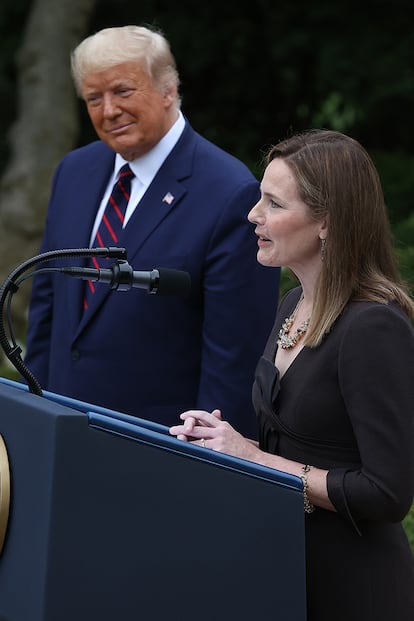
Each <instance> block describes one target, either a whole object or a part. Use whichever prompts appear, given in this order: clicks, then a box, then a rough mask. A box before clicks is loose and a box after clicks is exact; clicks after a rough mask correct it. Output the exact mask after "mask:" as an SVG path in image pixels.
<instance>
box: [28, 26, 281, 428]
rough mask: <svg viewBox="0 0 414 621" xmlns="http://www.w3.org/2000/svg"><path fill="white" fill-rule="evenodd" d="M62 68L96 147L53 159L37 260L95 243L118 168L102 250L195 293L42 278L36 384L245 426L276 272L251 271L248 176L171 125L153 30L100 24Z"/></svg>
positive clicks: (137, 410) (159, 44)
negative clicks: (176, 274) (179, 278)
mask: <svg viewBox="0 0 414 621" xmlns="http://www.w3.org/2000/svg"><path fill="white" fill-rule="evenodd" d="M72 72H73V77H74V82H75V85H76V88H77V91H78V94H79V95H80V96H81V97H82V98H83V99H84V101H85V103H86V106H87V110H88V113H89V116H90V119H91V121H92V124H93V126H94V129H95V131H96V133H97V135H98V137H99V138H100V140H99V141H97V142H93V143H92V144H90V145H87V146H84V147H82V148H80V149H77V150H75V151H73V152H71V153H69V154H67V155H66V156H65V157H64V158H63V159H62V161H61V162H60V164H59V165H58V167H57V170H56V173H55V176H54V180H53V187H52V193H51V199H50V205H49V210H48V216H47V223H46V228H45V233H44V239H43V242H42V246H41V250H40V251H41V252H45V251H48V250H54V249H61V248H84V247H88V246H91V245H94V244H95V243H99V242H95V238H96V232H97V230H98V229H99V226H100V224H101V222H102V217H103V212H104V209H105V206H106V204H107V203H108V198H109V196H110V194H111V188H112V186H113V184H114V182H116V180H117V178H118V176H119V171H120V169H121V167H122V166H123V165H125V164H126V163H129V165H130V169H131V170H132V173H133V175H134V176H133V178H132V183H131V189H130V191H129V192H128V197H129V202H128V206H127V210H126V213H125V216H122V219H123V228H122V232H121V234H120V235H119V236H117V237H114V243H113V244H112V245H113V246H119V247H125V248H126V249H127V255H128V262H129V263H130V264H131V265H132V266H133V268H134V270H151V269H153V268H157V267H163V268H174V269H179V270H184V271H187V272H189V274H190V275H191V291H190V294H189V296H188V297H186V298H183V297H179V296H177V297H174V296H172V297H163V298H161V297H158V296H156V295H155V296H153V295H148V294H147V293H146V292H144V291H142V290H138V289H132V290H130V291H128V292H118V291H111V290H110V289H109V287H108V286H107V285H105V284H102V283H95V286H94V288H95V293H94V294H93V295H89V296H88V299H87V302H84V298H85V283H84V282H83V281H81V280H74V279H71V278H67V277H64V276H62V275H56V274H45V273H43V274H38V275H36V276H35V278H34V280H33V293H32V300H31V305H30V313H29V329H28V339H27V355H26V364H27V366H28V367H29V369H30V370H31V371H32V373H33V374H34V375H35V377H36V378H37V379H38V381H39V382H40V384H41V386H42V388H44V389H47V390H49V391H52V392H56V393H60V394H64V395H69V396H71V397H74V398H76V399H80V400H82V401H87V402H90V403H95V404H98V405H102V406H104V407H107V408H110V409H115V410H119V411H123V412H125V413H128V414H133V415H136V416H139V417H141V418H147V419H150V420H153V421H155V422H159V423H162V424H165V425H172V424H174V423H176V422H177V417H178V415H179V414H180V412H182V411H184V410H188V409H189V408H202V409H207V410H212V409H214V408H216V407H217V406H219V407H220V409H221V411H222V417H223V419H227V420H229V421H230V422H231V423H232V424H233V425H234V426H235V427H236V429H238V430H239V431H240V432H242V433H244V434H247V433H249V434H252V433H254V432H255V426H256V423H255V419H254V414H253V410H252V407H251V385H252V382H253V374H254V368H255V366H256V363H257V360H258V358H259V357H260V355H261V353H262V350H263V347H264V344H265V341H266V338H267V336H268V333H269V332H270V329H271V327H272V323H273V318H274V315H275V311H276V305H277V298H278V284H279V274H278V272H276V276H275V270H268V269H267V268H264V267H261V266H260V265H259V264H258V263H257V261H256V252H257V246H256V240H255V235H254V231H253V228H252V225H251V224H249V222H248V220H247V213H248V212H249V210H250V209H251V207H252V206H253V205H254V204H255V202H256V201H257V200H258V197H259V186H258V183H257V181H256V180H255V178H254V177H253V176H252V174H251V173H250V171H249V170H248V169H247V168H246V167H245V166H244V165H243V164H242V163H241V162H240V161H238V160H237V159H235V158H234V157H232V156H231V155H229V154H227V153H225V152H224V151H222V150H221V149H219V148H218V147H216V146H215V145H213V144H212V143H210V142H208V141H207V140H205V139H204V138H202V137H201V136H200V135H199V134H197V133H196V132H195V131H194V130H193V129H192V128H191V126H190V124H189V123H188V121H187V120H186V119H185V118H184V117H183V115H182V113H181V111H180V98H179V94H178V85H179V79H178V73H177V70H176V66H175V61H174V58H173V56H172V54H171V51H170V48H169V45H168V42H167V41H166V40H165V38H164V37H163V36H162V35H161V34H160V33H157V32H153V31H151V30H149V29H147V28H142V27H136V26H126V27H121V28H109V29H105V30H103V31H100V32H98V33H97V34H95V35H93V36H91V37H88V38H87V39H85V40H84V41H83V42H82V43H81V44H80V45H79V46H78V47H77V48H76V50H75V51H74V53H73V55H72ZM124 194H125V192H124ZM105 213H106V212H105ZM98 237H99V235H98ZM105 246H106V244H105ZM74 264H76V261H75V262H74V261H72V262H71V265H74ZM79 265H82V263H79ZM87 287H88V285H86V289H87ZM92 288H93V287H92Z"/></svg>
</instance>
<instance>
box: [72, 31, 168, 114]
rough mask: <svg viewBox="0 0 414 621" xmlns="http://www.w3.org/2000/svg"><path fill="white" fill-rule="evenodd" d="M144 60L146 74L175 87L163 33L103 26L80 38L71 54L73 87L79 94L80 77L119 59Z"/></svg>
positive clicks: (161, 84)
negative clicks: (80, 40) (88, 35)
mask: <svg viewBox="0 0 414 621" xmlns="http://www.w3.org/2000/svg"><path fill="white" fill-rule="evenodd" d="M127 61H136V62H137V63H145V66H146V70H147V72H148V75H149V76H150V78H151V79H152V80H153V82H154V84H155V85H156V86H157V87H158V88H160V89H161V90H170V89H171V87H173V88H175V90H176V91H177V103H179V97H178V87H179V83H180V80H179V76H178V71H177V67H176V63H175V59H174V56H173V54H172V52H171V49H170V45H169V43H168V41H167V40H166V38H165V37H164V35H163V34H162V33H161V32H159V31H155V30H150V29H149V28H146V27H144V26H120V27H117V28H104V29H103V30H100V31H99V32H97V33H95V34H93V35H91V36H90V37H87V38H86V39H84V40H83V41H82V42H81V43H80V44H79V45H78V46H77V47H76V48H75V49H74V50H73V52H72V54H71V69H72V76H73V80H74V83H75V88H76V91H77V93H78V95H79V96H81V95H82V82H83V80H84V78H85V77H86V76H87V75H88V74H90V73H94V72H97V71H103V70H105V69H109V68H110V67H113V66H115V65H119V64H120V63H124V62H127Z"/></svg>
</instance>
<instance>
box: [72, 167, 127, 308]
mask: <svg viewBox="0 0 414 621" xmlns="http://www.w3.org/2000/svg"><path fill="white" fill-rule="evenodd" d="M132 177H134V173H133V172H132V170H131V169H130V167H129V165H128V164H125V165H124V166H122V168H121V170H120V171H119V175H118V180H117V181H116V183H115V185H114V187H113V188H112V192H111V195H110V197H109V200H108V203H107V205H106V207H105V211H104V213H103V216H102V220H101V222H100V224H99V227H98V230H97V232H96V237H95V239H94V242H93V244H92V247H93V248H96V247H98V248H108V247H110V246H117V245H118V241H119V238H120V235H121V232H122V227H123V224H124V218H125V212H126V208H127V206H128V201H129V197H130V194H131V179H132ZM91 261H92V265H93V267H94V268H95V269H101V268H104V267H108V264H107V263H105V262H107V261H108V259H106V258H98V257H92V259H91ZM94 293H95V284H94V283H93V282H92V281H91V280H88V281H87V285H86V289H85V298H84V301H83V307H84V310H87V308H88V300H90V297H91V296H92V295H93V294H94Z"/></svg>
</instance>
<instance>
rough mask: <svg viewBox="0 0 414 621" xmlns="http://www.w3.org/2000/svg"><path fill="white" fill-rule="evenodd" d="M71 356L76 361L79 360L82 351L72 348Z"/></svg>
mask: <svg viewBox="0 0 414 621" xmlns="http://www.w3.org/2000/svg"><path fill="white" fill-rule="evenodd" d="M71 358H72V360H74V361H76V360H79V358H80V353H79V350H78V349H72V353H71Z"/></svg>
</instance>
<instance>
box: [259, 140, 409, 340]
mask: <svg viewBox="0 0 414 621" xmlns="http://www.w3.org/2000/svg"><path fill="white" fill-rule="evenodd" d="M275 158H282V159H283V160H284V161H285V163H286V164H287V165H288V166H289V167H290V169H291V171H292V173H293V175H294V177H295V180H296V183H297V187H298V191H299V195H300V197H301V199H302V200H303V202H304V203H305V204H306V205H307V206H308V208H309V210H310V213H311V216H312V217H313V218H315V219H317V220H320V219H323V218H326V219H327V222H328V237H327V239H326V245H325V253H324V260H323V262H322V269H321V272H320V275H319V278H318V281H317V284H316V291H315V297H314V306H313V312H312V317H311V321H310V324H309V328H308V332H307V335H306V344H307V345H308V346H310V347H312V346H313V347H314V346H317V345H319V344H320V343H321V341H322V339H323V336H324V335H325V334H326V333H327V332H329V330H330V329H331V328H332V326H333V324H334V322H335V321H336V319H337V318H338V317H339V315H340V314H341V312H342V311H343V309H344V307H345V305H346V304H347V303H348V302H349V301H350V300H365V301H375V302H380V303H383V304H387V303H388V302H391V301H396V302H397V303H398V304H399V305H400V306H401V307H402V308H403V310H404V311H405V312H406V314H407V315H408V316H409V317H414V302H413V300H412V298H411V297H410V294H409V290H408V287H407V286H406V285H405V284H404V283H403V282H402V279H401V276H400V274H399V271H398V268H397V262H396V257H395V254H394V250H393V242H392V235H391V230H390V225H389V220H388V216H387V211H386V207H385V203H384V196H383V191H382V187H381V182H380V179H379V175H378V172H377V170H376V168H375V165H374V163H373V162H372V160H371V158H370V156H369V155H368V153H367V152H366V150H365V149H364V148H363V147H362V146H361V145H360V144H359V142H357V141H356V140H354V139H352V138H350V137H349V136H346V135H344V134H341V133H339V132H335V131H329V130H310V131H308V132H305V133H303V134H299V135H296V136H293V137H291V138H288V139H287V140H283V141H282V142H280V143H279V144H277V145H275V146H274V147H272V148H271V149H270V151H269V153H268V154H267V158H266V161H267V163H269V162H271V161H272V160H273V159H275Z"/></svg>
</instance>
